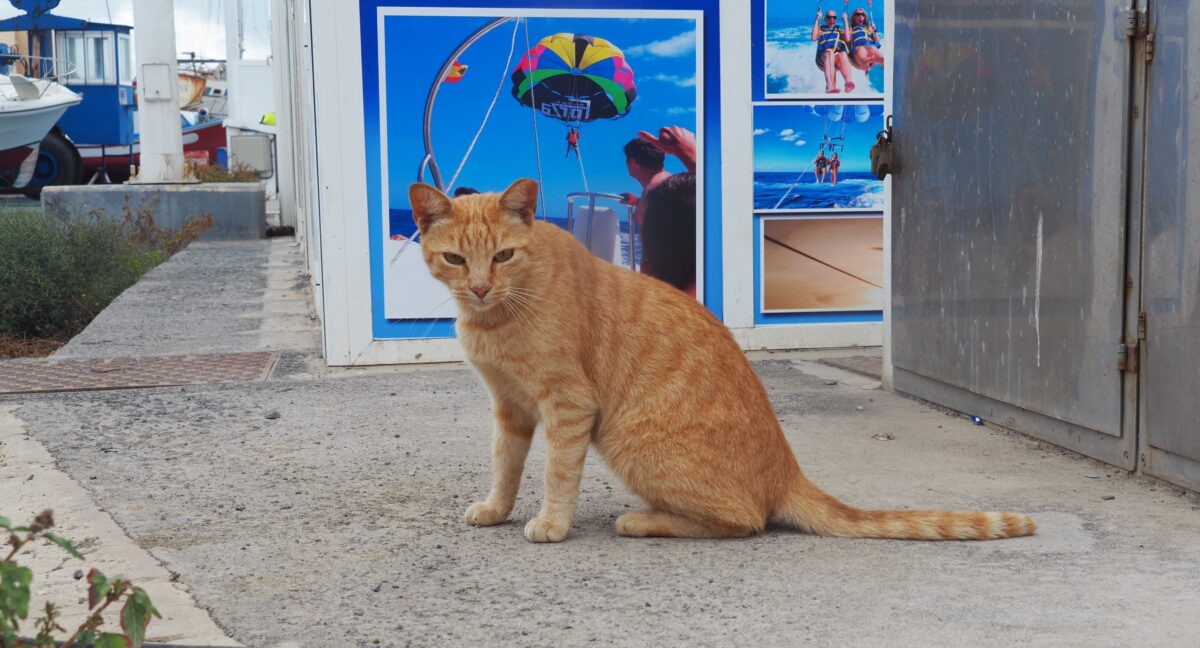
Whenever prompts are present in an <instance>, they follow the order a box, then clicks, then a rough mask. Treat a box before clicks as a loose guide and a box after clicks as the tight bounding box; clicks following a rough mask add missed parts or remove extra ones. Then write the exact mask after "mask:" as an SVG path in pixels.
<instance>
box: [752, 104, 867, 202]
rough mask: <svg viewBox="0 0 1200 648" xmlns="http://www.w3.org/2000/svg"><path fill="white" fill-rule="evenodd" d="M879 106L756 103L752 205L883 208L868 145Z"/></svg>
mask: <svg viewBox="0 0 1200 648" xmlns="http://www.w3.org/2000/svg"><path fill="white" fill-rule="evenodd" d="M883 125H884V124H883V106H880V105H878V104H876V105H866V104H857V105H845V104H816V105H786V106H783V105H766V106H755V107H754V210H755V211H756V212H762V211H776V210H785V211H803V210H828V209H850V210H881V209H883V205H884V184H883V181H882V180H880V179H879V178H877V177H876V176H875V175H874V174H872V173H871V158H870V153H871V146H872V145H873V144H875V136H876V134H877V133H878V132H879V131H880V130H881V129H882V128H883Z"/></svg>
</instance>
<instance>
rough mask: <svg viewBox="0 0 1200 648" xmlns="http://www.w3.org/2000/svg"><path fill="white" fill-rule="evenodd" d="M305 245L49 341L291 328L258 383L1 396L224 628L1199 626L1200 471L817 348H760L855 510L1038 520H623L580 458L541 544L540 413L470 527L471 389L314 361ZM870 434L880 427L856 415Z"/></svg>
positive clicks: (935, 635) (265, 632)
mask: <svg viewBox="0 0 1200 648" xmlns="http://www.w3.org/2000/svg"><path fill="white" fill-rule="evenodd" d="M300 261H301V259H300V257H299V254H298V250H296V248H290V247H287V242H285V241H280V240H273V241H269V242H254V243H227V244H215V243H213V244H198V245H194V246H193V247H192V248H190V249H189V250H188V251H186V252H185V253H183V254H181V255H180V256H178V257H176V258H175V259H173V260H172V261H170V262H168V263H167V264H166V265H165V266H163V267H161V268H159V269H157V270H155V271H154V272H153V273H151V274H150V275H148V276H147V277H146V278H145V279H144V280H143V281H142V282H141V283H139V284H138V286H135V287H134V288H133V289H131V290H130V291H127V293H126V294H125V295H123V296H122V297H121V298H120V299H119V300H118V301H117V302H116V303H114V305H113V306H112V307H110V308H109V309H108V310H106V311H105V313H104V314H102V315H101V318H99V319H97V321H96V323H94V324H93V326H92V327H89V329H88V330H87V331H85V332H84V333H83V334H81V335H80V336H79V337H78V338H76V340H74V341H72V343H71V344H70V345H68V346H67V347H65V348H64V350H63V352H62V353H63V355H64V356H70V357H89V356H113V355H139V354H143V355H153V354H181V353H216V352H232V351H245V350H259V349H267V348H270V349H274V350H282V351H285V354H284V362H282V363H281V366H280V368H279V369H277V370H276V372H275V374H274V376H273V377H272V378H271V379H270V380H268V381H267V382H263V383H251V384H241V385H213V386H196V387H186V388H178V387H176V388H160V389H145V390H129V391H108V392H91V393H74V394H56V395H41V396H32V395H28V396H8V397H0V405H4V404H7V405H10V406H15V416H16V417H19V419H20V421H21V424H22V425H23V426H24V429H25V430H27V431H28V433H29V435H30V436H31V437H32V439H31V440H32V441H35V442H37V443H40V444H42V445H44V446H45V448H47V450H48V451H49V453H50V454H51V455H52V456H53V458H54V459H55V461H56V462H57V467H58V469H59V470H61V471H63V472H64V473H65V474H67V475H69V476H70V477H72V478H73V479H74V480H75V481H76V482H77V483H79V484H82V485H83V487H84V488H86V489H87V491H88V494H89V495H90V500H91V503H90V505H93V506H97V507H100V508H102V509H103V510H105V511H107V512H108V514H109V515H111V516H112V519H113V520H115V521H116V523H117V524H119V525H120V527H121V528H122V529H123V530H124V532H125V533H126V534H127V535H128V538H129V539H130V540H131V542H133V543H136V545H137V547H140V548H141V550H144V551H147V552H148V553H149V554H150V555H152V556H153V557H154V558H155V559H157V560H158V561H160V562H161V563H162V565H163V566H165V568H166V569H167V570H169V572H170V573H172V574H175V575H177V581H178V583H179V584H180V585H181V586H185V587H186V588H187V589H188V590H189V591H190V592H191V595H192V596H193V597H194V599H195V601H196V603H197V604H198V606H199V607H201V608H205V609H207V610H208V611H210V612H211V614H212V617H213V619H214V620H215V622H216V623H217V624H218V625H219V626H220V627H221V628H223V629H224V630H226V631H227V632H228V633H229V634H230V636H231V637H232V638H233V639H235V640H237V641H240V642H242V643H244V644H247V645H269V644H274V643H277V642H279V641H281V640H284V639H294V640H297V641H299V642H300V643H301V644H302V645H306V646H349V645H356V646H357V645H363V646H374V645H383V646H458V645H466V644H468V643H474V644H478V645H488V646H491V645H503V646H509V645H511V646H551V645H554V646H574V645H605V646H646V645H700V646H718V645H722V646H723V645H731V644H737V645H762V646H785V645H814V646H847V645H849V646H876V645H889V646H961V645H1038V646H1071V645H1089V646H1118V645H1119V646H1128V645H1153V646H1191V645H1194V642H1195V637H1196V636H1200V615H1197V614H1196V610H1200V501H1198V500H1197V498H1196V497H1195V496H1193V495H1187V494H1183V493H1182V492H1181V491H1177V490H1175V489H1172V488H1170V487H1168V486H1165V485H1163V484H1159V483H1157V482H1153V481H1148V480H1145V479H1143V478H1139V477H1131V476H1129V475H1127V474H1125V473H1123V472H1121V471H1119V470H1116V469H1113V468H1110V467H1107V466H1105V465H1103V464H1100V463H1098V462H1095V461H1092V460H1089V459H1085V458H1081V457H1079V456H1077V455H1074V454H1070V453H1067V452H1065V451H1061V450H1058V449H1056V448H1053V447H1051V446H1047V445H1044V444H1039V443H1037V442H1034V441H1030V440H1028V439H1025V438H1023V437H1020V436H1016V435H1013V434H1010V433H1007V432H1005V431H1003V430H999V429H995V428H991V427H979V426H974V425H972V424H970V423H969V422H968V421H967V420H966V419H964V418H962V417H961V416H957V415H951V414H947V413H944V412H942V411H939V410H937V409H936V408H932V407H929V406H926V405H924V404H922V403H919V402H915V401H912V400H908V399H905V398H902V397H899V396H896V395H894V394H890V393H887V392H884V391H881V390H879V389H878V385H877V383H874V382H872V381H870V380H868V379H865V378H862V377H861V376H856V375H853V374H849V373H846V372H843V371H841V370H838V369H835V368H832V367H828V366H824V365H820V364H818V363H816V362H815V360H816V359H817V358H819V357H824V356H828V355H830V353H829V352H823V353H790V354H773V355H759V356H756V362H755V367H756V369H757V371H758V372H759V374H760V376H762V378H763V380H764V382H765V383H766V385H767V387H768V390H769V391H770V394H771V397H772V400H773V402H774V404H775V407H776V411H777V412H778V413H779V415H780V418H781V421H782V422H783V425H784V428H785V431H786V433H787V435H788V438H789V440H790V441H791V442H792V445H793V447H794V448H795V449H796V452H797V455H798V456H799V458H800V462H801V465H802V466H803V467H804V468H805V470H806V472H807V473H808V474H809V476H810V477H811V478H812V479H813V480H814V481H815V482H816V483H817V484H818V485H820V486H822V487H823V488H825V489H826V490H828V491H830V492H831V493H833V494H835V495H837V496H838V497H841V498H842V499H844V500H845V501H847V502H848V503H850V504H854V505H858V506H865V507H873V508H952V509H970V508H983V509H991V510H1014V511H1020V512H1027V513H1031V514H1033V515H1034V517H1035V519H1037V521H1038V523H1039V524H1040V525H1041V529H1040V532H1039V534H1038V535H1037V536H1034V537H1031V538H1021V539H1014V540H1005V541H996V542H988V543H919V542H904V541H885V540H845V539H830V538H816V537H812V536H806V535H801V534H798V533H795V532H792V531H788V530H785V529H771V530H769V531H768V532H767V533H765V534H762V535H760V536H756V537H753V538H748V539H744V540H722V541H699V540H654V539H629V538H621V537H618V536H617V535H616V533H615V531H614V530H613V521H614V520H615V518H616V517H617V516H618V515H620V514H621V513H623V512H625V511H626V510H628V509H629V508H630V507H636V506H638V501H637V500H636V498H634V497H632V496H631V495H629V494H628V493H626V492H625V491H624V489H623V488H622V486H621V485H620V483H619V482H618V481H617V480H616V479H614V478H613V477H612V475H611V474H610V473H609V472H608V471H607V470H606V469H605V468H604V467H603V465H602V464H601V463H600V462H599V461H597V460H596V458H595V457H594V456H593V457H589V459H588V465H587V467H586V469H585V474H584V480H583V489H582V492H581V497H580V507H579V512H578V515H577V518H576V522H575V526H574V528H573V530H572V536H571V538H570V539H568V541H567V542H565V543H562V544H558V545H533V544H530V543H527V542H526V541H525V540H524V539H523V538H522V536H521V527H522V524H523V522H524V520H526V519H528V518H529V517H530V516H531V515H533V514H534V512H535V511H536V510H537V506H538V504H539V500H538V497H539V491H540V480H541V474H542V467H543V460H542V458H543V455H544V446H542V444H541V441H540V439H539V440H538V441H536V442H535V447H534V450H533V451H532V452H531V453H530V461H529V466H528V470H527V478H526V484H525V487H524V488H523V489H522V492H521V495H520V499H519V501H518V504H517V508H516V510H515V511H514V513H513V516H512V521H511V522H509V523H507V524H504V525H501V526H498V527H494V528H487V529H480V528H472V527H468V526H466V525H465V524H464V523H462V522H461V519H460V518H461V514H462V510H463V509H464V508H465V507H466V506H467V505H468V504H470V503H471V502H473V501H475V500H476V499H478V498H480V497H482V496H483V495H484V494H485V493H486V489H487V485H488V473H489V465H488V462H489V454H490V453H489V437H490V423H489V414H488V399H487V396H486V393H485V391H484V390H483V388H482V387H481V386H480V385H479V382H478V380H477V379H476V378H475V377H474V376H473V374H472V373H471V372H470V371H469V370H468V369H466V368H463V367H461V366H456V365H445V366H429V367H396V368H371V369H333V368H327V367H324V366H323V364H322V363H321V361H320V360H319V358H318V357H317V354H316V342H317V337H316V328H315V322H314V321H313V320H311V319H309V316H308V313H307V312H299V311H298V305H297V301H296V299H297V294H296V291H300V293H299V294H300V295H301V296H302V295H303V290H302V286H303V282H302V281H300V276H299V273H300V272H302V271H303V268H302V267H301V264H300ZM198 273H199V274H198ZM204 273H209V274H207V275H206V274H204ZM289 282H290V283H289ZM306 322H307V324H306ZM275 328H278V329H279V330H280V331H282V332H283V333H284V334H282V335H279V336H276V335H275V334H274V332H273V331H274V329H275ZM850 353H853V354H861V350H856V351H852V352H850ZM883 432H890V433H892V434H893V435H894V436H895V439H894V440H891V441H880V440H876V439H874V438H873V436H875V435H878V434H881V433H883ZM0 451H2V450H0ZM35 469H36V470H41V468H37V467H36V466H34V465H33V464H32V463H31V464H30V471H31V472H34V471H35ZM22 470H23V469H22ZM8 492H9V491H8V490H4V491H0V510H3V509H4V508H6V507H9V506H10V503H11V501H12V498H11V496H10V495H8ZM26 497H32V495H23V496H21V499H22V501H20V502H18V504H20V505H25V504H26V502H24V501H23V500H24V498H26ZM60 518H63V519H64V520H65V519H66V513H65V512H62V513H60ZM160 607H161V606H160ZM154 630H155V626H154V625H151V631H152V632H153V631H154Z"/></svg>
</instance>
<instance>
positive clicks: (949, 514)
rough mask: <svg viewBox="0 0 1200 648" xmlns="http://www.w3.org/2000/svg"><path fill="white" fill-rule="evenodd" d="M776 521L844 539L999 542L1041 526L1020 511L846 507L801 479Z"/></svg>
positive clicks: (810, 531)
mask: <svg viewBox="0 0 1200 648" xmlns="http://www.w3.org/2000/svg"><path fill="white" fill-rule="evenodd" d="M775 517H776V518H778V519H780V520H782V521H784V522H789V523H791V524H793V525H795V526H796V527H798V528H799V529H800V530H802V531H806V532H808V533H813V534H816V535H823V536H837V537H842V538H895V539H899V540H995V539H997V538H1015V537H1018V536H1027V535H1033V534H1034V533H1035V532H1036V531H1037V524H1036V523H1035V522H1034V521H1033V518H1031V517H1029V516H1028V515H1022V514H1020V513H992V512H985V511H864V510H862V509H856V508H854V507H852V506H847V505H845V504H843V503H841V502H839V501H838V500H837V499H836V498H834V497H833V496H832V495H829V494H828V493H826V492H824V491H822V490H821V489H819V488H817V487H816V486H814V485H813V484H812V482H810V481H808V479H806V478H805V477H803V476H799V477H798V479H797V480H796V481H795V482H794V483H793V485H792V488H791V489H790V492H789V494H788V496H787V497H786V499H785V501H784V502H783V506H782V507H781V508H780V510H779V511H778V512H777V513H776V515H775Z"/></svg>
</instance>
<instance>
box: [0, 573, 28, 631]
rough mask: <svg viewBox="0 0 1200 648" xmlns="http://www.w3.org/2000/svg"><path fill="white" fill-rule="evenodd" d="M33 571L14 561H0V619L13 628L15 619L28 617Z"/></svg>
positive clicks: (15, 623)
mask: <svg viewBox="0 0 1200 648" xmlns="http://www.w3.org/2000/svg"><path fill="white" fill-rule="evenodd" d="M31 582H33V571H32V570H31V569H29V568H28V567H21V566H20V565H18V564H16V563H11V562H6V563H0V620H3V621H5V622H6V623H7V624H8V625H9V626H11V627H12V628H13V629H14V630H15V629H16V627H17V619H27V618H29V584H30V583H31Z"/></svg>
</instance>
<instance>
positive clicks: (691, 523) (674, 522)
mask: <svg viewBox="0 0 1200 648" xmlns="http://www.w3.org/2000/svg"><path fill="white" fill-rule="evenodd" d="M617 533H619V534H621V535H623V536H633V537H636V538H644V537H647V536H652V537H658V538H743V537H745V536H748V535H750V534H751V533H754V529H753V528H751V527H749V526H743V525H725V524H718V523H714V522H702V521H700V520H693V519H692V518H688V517H684V516H682V515H676V514H674V513H667V512H664V511H654V510H651V509H645V510H641V511H631V512H629V513H626V514H625V515H622V516H621V517H619V518H617Z"/></svg>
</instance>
